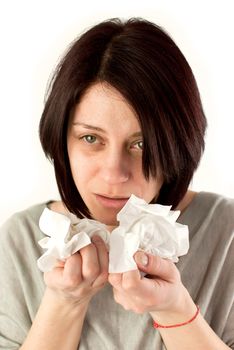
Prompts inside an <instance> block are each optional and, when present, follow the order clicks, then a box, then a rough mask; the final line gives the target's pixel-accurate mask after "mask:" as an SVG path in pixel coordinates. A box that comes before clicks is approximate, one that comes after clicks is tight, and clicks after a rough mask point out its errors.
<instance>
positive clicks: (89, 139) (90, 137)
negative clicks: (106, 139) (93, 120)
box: [82, 135, 97, 143]
mask: <svg viewBox="0 0 234 350" xmlns="http://www.w3.org/2000/svg"><path fill="white" fill-rule="evenodd" d="M82 139H83V140H85V141H86V142H88V143H95V142H96V141H97V138H96V136H93V135H85V136H83V137H82Z"/></svg>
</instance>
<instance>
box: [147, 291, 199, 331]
mask: <svg viewBox="0 0 234 350" xmlns="http://www.w3.org/2000/svg"><path fill="white" fill-rule="evenodd" d="M183 288H184V291H183V293H181V294H180V296H179V297H178V298H177V301H176V302H175V303H174V304H173V305H172V306H171V307H170V308H168V309H166V310H157V311H152V312H150V315H151V317H152V318H153V320H154V321H155V322H156V323H158V324H160V325H165V326H167V325H175V324H180V323H187V322H188V321H189V320H191V319H192V318H193V317H194V315H196V316H197V313H198V307H197V305H196V304H195V303H194V302H193V300H192V298H191V296H190V295H189V293H188V291H187V289H186V288H185V287H183Z"/></svg>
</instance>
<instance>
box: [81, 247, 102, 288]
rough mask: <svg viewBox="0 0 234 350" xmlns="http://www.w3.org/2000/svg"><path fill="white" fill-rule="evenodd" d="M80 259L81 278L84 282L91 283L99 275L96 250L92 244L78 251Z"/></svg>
mask: <svg viewBox="0 0 234 350" xmlns="http://www.w3.org/2000/svg"><path fill="white" fill-rule="evenodd" d="M80 255H81V259H82V276H83V279H84V280H87V282H89V283H92V282H93V281H94V280H95V279H96V278H97V276H98V275H99V273H100V267H99V260H98V254H97V249H96V247H95V245H94V244H93V243H91V244H89V245H87V246H86V247H84V248H82V249H81V250H80Z"/></svg>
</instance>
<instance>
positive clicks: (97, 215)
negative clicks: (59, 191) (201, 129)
mask: <svg viewBox="0 0 234 350" xmlns="http://www.w3.org/2000/svg"><path fill="white" fill-rule="evenodd" d="M67 144H68V155H69V160H70V166H71V171H72V176H73V178H74V181H75V184H76V187H77V189H78V191H79V193H80V195H81V197H82V198H83V200H84V202H85V204H86V206H87V207H88V209H89V211H90V213H91V215H92V217H93V218H94V219H95V220H98V221H100V222H103V223H105V224H106V225H109V226H114V225H116V224H117V221H116V215H117V213H118V212H119V211H120V209H121V208H122V207H123V206H124V204H125V203H126V202H127V200H128V199H129V197H130V196H131V194H134V195H136V196H138V197H141V198H143V199H144V200H145V201H146V202H148V203H149V202H150V201H151V200H152V199H153V198H154V197H155V196H157V195H158V193H159V190H160V188H161V186H162V179H161V178H158V179H155V178H152V177H150V178H149V180H148V181H147V180H146V179H145V177H144V175H143V172H142V145H143V139H142V134H141V128H140V125H139V122H138V120H137V118H136V116H135V114H134V111H133V110H132V108H131V107H130V105H129V104H128V103H127V101H126V100H125V99H124V97H123V96H122V95H121V94H120V93H119V92H118V91H117V90H115V89H114V88H113V87H111V86H110V85H108V84H106V83H102V84H101V83H97V84H95V85H93V86H91V87H90V88H89V89H88V90H87V91H86V93H85V95H84V96H83V98H82V99H81V101H80V103H79V104H78V105H77V106H76V108H75V110H74V114H73V116H72V118H71V120H70V124H69V128H68V136H67Z"/></svg>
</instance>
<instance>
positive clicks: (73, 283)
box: [63, 275, 79, 289]
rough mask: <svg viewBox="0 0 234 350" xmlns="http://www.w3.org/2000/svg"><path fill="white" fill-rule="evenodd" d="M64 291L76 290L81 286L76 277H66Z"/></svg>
mask: <svg viewBox="0 0 234 350" xmlns="http://www.w3.org/2000/svg"><path fill="white" fill-rule="evenodd" d="M63 282H64V289H74V288H76V287H77V286H78V284H79V279H78V278H77V276H75V275H69V276H65V277H64V280H63Z"/></svg>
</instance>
